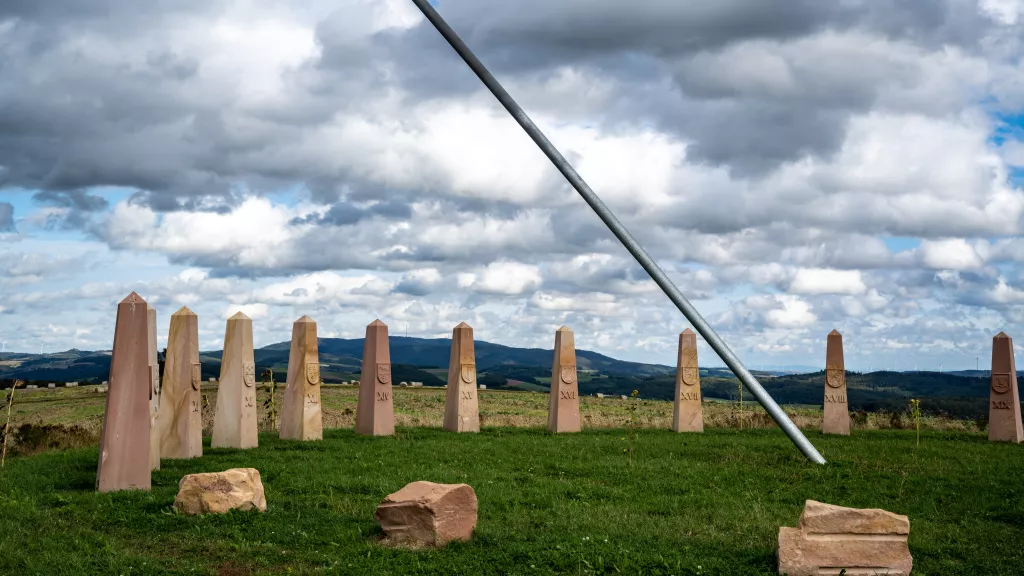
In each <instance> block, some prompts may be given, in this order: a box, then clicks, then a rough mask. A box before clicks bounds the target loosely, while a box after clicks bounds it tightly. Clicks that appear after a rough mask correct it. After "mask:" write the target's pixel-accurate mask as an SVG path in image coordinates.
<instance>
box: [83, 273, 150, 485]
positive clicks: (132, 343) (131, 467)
mask: <svg viewBox="0 0 1024 576" xmlns="http://www.w3.org/2000/svg"><path fill="white" fill-rule="evenodd" d="M148 309H149V307H148V306H147V305H146V301H145V300H143V299H142V298H141V297H140V296H139V295H138V294H136V293H135V292H132V293H131V294H129V295H128V297H127V298H125V299H124V300H122V301H121V303H120V304H118V305H117V321H116V324H115V326H114V350H113V353H112V354H111V357H110V376H109V389H108V391H107V406H106V410H105V412H104V414H103V432H102V435H101V440H100V458H99V463H98V465H97V468H96V489H97V490H99V491H100V492H110V491H113V490H128V489H136V490H149V489H150V477H151V470H150V464H149V432H150V430H149V427H150V413H149V392H148V390H147V388H148V387H149V378H150V370H149V350H148V344H149V335H148V333H149V313H148V312H147V311H148Z"/></svg>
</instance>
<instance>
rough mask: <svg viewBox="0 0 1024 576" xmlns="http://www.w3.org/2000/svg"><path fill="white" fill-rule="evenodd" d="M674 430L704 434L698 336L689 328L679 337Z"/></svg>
mask: <svg viewBox="0 0 1024 576" xmlns="http://www.w3.org/2000/svg"><path fill="white" fill-rule="evenodd" d="M672 429H673V430H675V431H676V432H703V431H704V412H703V409H702V408H701V396H700V368H699V367H698V364H697V335H696V334H695V333H694V332H693V330H690V329H689V328H687V329H686V330H683V333H682V334H680V335H679V357H678V361H677V364H676V399H675V405H674V406H673V409H672Z"/></svg>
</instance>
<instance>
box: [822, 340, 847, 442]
mask: <svg viewBox="0 0 1024 576" xmlns="http://www.w3.org/2000/svg"><path fill="white" fill-rule="evenodd" d="M821 431H822V433H823V434H843V435H847V436H849V434H850V408H849V404H848V403H847V401H846V364H845V363H844V362H843V336H842V335H841V334H839V332H838V331H837V330H833V331H831V332H829V334H828V343H827V345H826V347H825V409H824V414H823V417H822V419H821Z"/></svg>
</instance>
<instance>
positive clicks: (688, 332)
mask: <svg viewBox="0 0 1024 576" xmlns="http://www.w3.org/2000/svg"><path fill="white" fill-rule="evenodd" d="M683 334H693V330H690V329H689V328H687V329H686V330H683Z"/></svg>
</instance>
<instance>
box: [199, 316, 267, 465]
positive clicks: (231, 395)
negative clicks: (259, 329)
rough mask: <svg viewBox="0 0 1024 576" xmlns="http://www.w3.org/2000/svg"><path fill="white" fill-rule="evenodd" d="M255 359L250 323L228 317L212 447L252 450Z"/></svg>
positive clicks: (255, 442) (244, 318) (255, 437)
mask: <svg viewBox="0 0 1024 576" xmlns="http://www.w3.org/2000/svg"><path fill="white" fill-rule="evenodd" d="M257 445H259V437H258V435H257V430H256V360H255V357H254V355H253V349H252V320H251V319H250V318H249V317H248V316H246V315H245V314H242V313H241V312H239V313H238V314H235V315H234V316H232V317H231V318H228V324H227V328H226V329H225V331H224V354H223V355H222V356H221V361H220V382H219V384H218V387H217V413H216V415H215V416H214V419H213V441H212V442H211V444H210V446H211V447H213V448H255V447H256V446H257Z"/></svg>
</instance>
